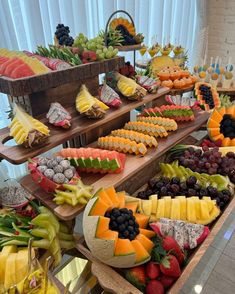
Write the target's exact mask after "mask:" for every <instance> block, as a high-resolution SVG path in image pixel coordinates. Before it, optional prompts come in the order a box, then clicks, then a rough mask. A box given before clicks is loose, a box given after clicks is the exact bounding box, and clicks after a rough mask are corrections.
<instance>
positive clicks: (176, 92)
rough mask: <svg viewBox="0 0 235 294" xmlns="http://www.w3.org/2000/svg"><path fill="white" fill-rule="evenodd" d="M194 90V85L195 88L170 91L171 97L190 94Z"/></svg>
mask: <svg viewBox="0 0 235 294" xmlns="http://www.w3.org/2000/svg"><path fill="white" fill-rule="evenodd" d="M193 89H194V85H193V86H190V87H185V88H182V89H174V88H173V89H170V95H181V94H183V93H187V92H190V91H193Z"/></svg>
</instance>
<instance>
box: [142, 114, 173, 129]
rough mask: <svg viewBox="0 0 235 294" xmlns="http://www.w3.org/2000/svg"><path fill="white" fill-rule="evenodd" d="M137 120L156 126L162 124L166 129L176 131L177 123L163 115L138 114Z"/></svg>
mask: <svg viewBox="0 0 235 294" xmlns="http://www.w3.org/2000/svg"><path fill="white" fill-rule="evenodd" d="M137 121H141V122H147V123H151V124H154V125H158V126H163V127H164V128H165V129H166V131H176V130H177V123H176V122H175V121H174V120H173V119H170V118H165V117H150V116H149V117H144V116H138V117H137Z"/></svg>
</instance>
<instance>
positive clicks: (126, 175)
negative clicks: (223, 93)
mask: <svg viewBox="0 0 235 294" xmlns="http://www.w3.org/2000/svg"><path fill="white" fill-rule="evenodd" d="M208 117H209V114H208V113H207V112H200V113H196V116H195V121H193V122H187V123H184V124H183V123H181V124H179V128H178V130H177V131H176V132H172V134H170V135H169V136H168V138H166V139H159V140H158V147H157V148H156V149H155V148H149V149H148V152H147V154H146V155H145V156H134V155H127V156H126V164H125V168H124V170H123V172H122V173H120V174H106V175H102V174H89V173H84V174H80V175H81V178H82V181H83V182H84V183H85V184H88V185H93V187H94V191H96V190H98V189H99V188H101V187H108V186H112V185H114V186H115V187H116V188H118V187H119V186H120V185H123V184H124V183H129V184H130V185H132V184H131V182H132V181H131V178H132V177H133V176H134V175H135V174H137V172H138V171H139V170H142V169H143V168H144V167H148V165H149V164H151V163H152V162H155V161H156V160H157V159H158V158H160V156H162V155H163V154H164V153H165V152H166V151H167V150H169V149H170V148H172V147H173V146H174V145H176V144H177V143H179V142H180V141H182V140H183V139H184V138H185V137H187V136H188V135H190V134H191V133H192V132H193V131H195V130H197V129H199V128H200V126H201V125H202V124H203V123H205V122H206V121H207V119H208ZM92 146H93V147H94V146H96V143H94V144H92ZM138 184H139V185H141V181H140V180H139V181H138ZM21 185H22V186H23V187H24V188H25V189H26V190H27V191H28V192H29V193H31V194H32V195H33V196H34V197H35V198H37V199H39V200H40V201H41V202H42V203H43V204H44V205H46V206H47V207H48V208H50V209H51V210H52V211H53V212H54V213H55V214H56V215H57V216H58V217H59V218H61V219H63V220H70V219H72V218H74V217H75V216H77V215H78V214H79V213H81V211H82V210H83V209H84V206H81V205H77V206H75V207H71V206H70V205H67V204H63V205H59V206H57V205H56V204H55V203H54V202H53V201H52V199H53V198H52V195H51V194H48V193H46V192H44V191H43V190H42V189H41V188H40V187H39V186H37V185H35V183H34V182H33V181H32V179H31V176H30V175H27V176H25V177H24V178H23V179H22V180H21ZM133 187H135V185H133ZM128 192H130V193H131V190H129V189H128Z"/></svg>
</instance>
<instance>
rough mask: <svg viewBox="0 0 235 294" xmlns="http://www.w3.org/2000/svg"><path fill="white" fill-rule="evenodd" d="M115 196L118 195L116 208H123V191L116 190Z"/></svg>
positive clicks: (124, 195)
mask: <svg viewBox="0 0 235 294" xmlns="http://www.w3.org/2000/svg"><path fill="white" fill-rule="evenodd" d="M117 197H118V201H119V204H118V208H124V207H125V197H126V193H125V192H123V191H122V192H117Z"/></svg>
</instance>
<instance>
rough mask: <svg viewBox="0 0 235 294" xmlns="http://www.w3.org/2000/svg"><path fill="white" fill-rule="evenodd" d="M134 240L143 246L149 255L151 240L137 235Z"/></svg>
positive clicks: (151, 246) (151, 247) (152, 245)
mask: <svg viewBox="0 0 235 294" xmlns="http://www.w3.org/2000/svg"><path fill="white" fill-rule="evenodd" d="M136 240H138V241H139V242H140V243H141V244H142V245H143V246H144V248H145V249H146V250H147V251H148V253H150V252H151V250H152V249H153V247H154V243H153V242H152V241H151V240H149V239H148V238H147V237H146V236H145V235H142V234H139V235H137V236H136Z"/></svg>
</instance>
